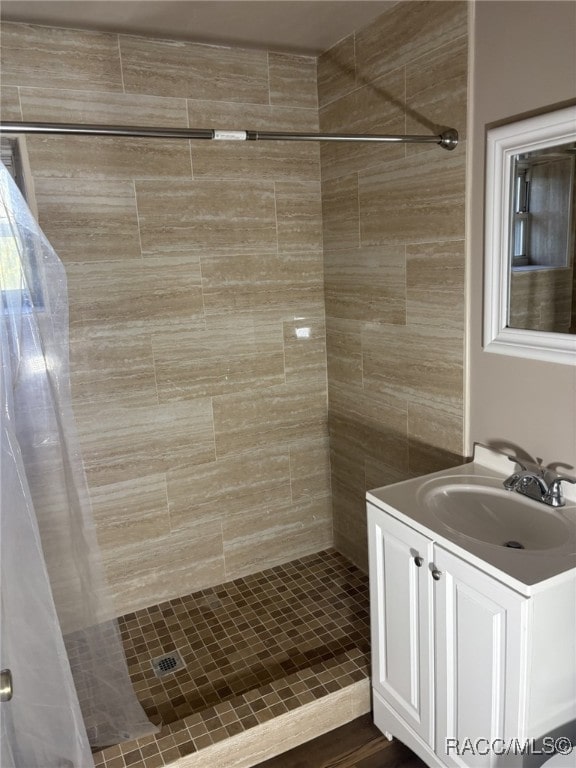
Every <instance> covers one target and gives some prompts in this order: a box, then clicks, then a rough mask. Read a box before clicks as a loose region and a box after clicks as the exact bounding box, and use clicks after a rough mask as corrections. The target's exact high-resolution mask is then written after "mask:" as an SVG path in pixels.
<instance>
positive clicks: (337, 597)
mask: <svg viewBox="0 0 576 768" xmlns="http://www.w3.org/2000/svg"><path fill="white" fill-rule="evenodd" d="M119 623H120V630H121V633H122V638H123V641H124V646H125V649H126V656H127V660H128V666H129V670H130V675H131V678H132V680H133V683H134V688H135V690H136V693H137V695H138V698H139V700H140V702H141V703H142V705H143V707H144V709H145V711H146V713H147V714H148V716H149V717H150V719H151V720H152V721H153V722H155V723H157V724H158V725H161V726H162V728H161V731H160V733H159V734H157V735H155V736H149V737H145V738H143V739H138V740H136V741H132V742H128V743H126V744H122V745H118V746H114V747H109V748H107V749H105V750H103V751H101V752H98V753H96V754H95V755H94V758H95V763H96V766H105V768H126V766H133V767H134V768H160V766H163V765H167V764H169V763H170V762H173V761H174V760H177V759H178V758H179V757H183V756H185V755H189V754H191V753H193V752H197V751H199V750H200V749H202V748H204V747H207V746H209V745H211V744H215V743H216V742H218V741H221V740H222V739H225V738H227V737H229V736H233V735H235V734H238V733H240V732H242V731H244V730H247V729H249V728H252V727H254V726H256V725H258V724H260V723H263V722H266V721H267V720H270V719H272V718H273V717H276V716H277V715H281V714H283V713H285V712H289V711H290V710H293V709H295V708H296V707H299V706H301V705H303V704H306V703H308V702H311V701H314V700H316V699H320V698H322V697H323V696H326V695H328V694H329V693H332V692H335V691H338V690H341V689H342V688H344V687H346V686H347V685H350V684H352V683H354V682H357V681H359V680H362V679H364V678H366V677H367V676H368V674H369V650H370V649H369V635H370V630H369V606H368V577H367V576H366V575H365V574H364V573H362V572H361V571H360V570H359V569H358V568H356V567H355V566H354V565H352V564H351V563H350V562H348V561H347V560H346V559H345V558H344V557H342V556H341V555H340V554H338V553H337V552H335V551H333V550H328V551H325V552H320V553H317V554H314V555H309V556H307V557H304V558H302V559H300V560H295V561H292V562H290V563H286V564H284V565H281V566H276V567H275V568H271V569H268V570H266V571H262V572H261V573H257V574H253V575H251V576H246V577H245V578H241V579H236V580H234V581H230V582H227V583H225V584H221V585H218V586H216V587H212V588H210V589H204V590H201V591H199V592H195V593H193V594H191V595H187V596H185V597H181V598H177V599H175V600H170V601H167V602H165V603H161V604H159V605H155V606H153V607H151V608H147V609H143V610H140V611H137V612H136V613H131V614H127V615H126V616H123V617H122V618H121V619H120V620H119ZM175 652H177V653H178V654H180V656H181V657H182V659H183V661H184V664H185V666H184V668H183V669H179V670H176V671H174V672H173V673H172V674H169V675H167V676H165V677H161V678H159V677H157V676H156V674H155V672H154V670H153V668H152V663H151V662H152V659H155V658H157V657H159V656H163V655H170V654H171V653H175Z"/></svg>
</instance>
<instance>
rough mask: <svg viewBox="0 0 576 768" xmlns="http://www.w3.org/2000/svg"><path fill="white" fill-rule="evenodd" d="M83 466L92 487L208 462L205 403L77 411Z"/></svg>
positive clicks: (210, 438) (208, 409)
mask: <svg viewBox="0 0 576 768" xmlns="http://www.w3.org/2000/svg"><path fill="white" fill-rule="evenodd" d="M78 414H79V418H80V425H79V426H80V437H81V444H82V449H83V453H84V463H85V466H86V471H87V473H88V477H89V479H90V481H91V484H92V485H94V486H100V485H109V484H110V483H119V482H122V481H125V480H129V479H136V478H139V477H147V476H149V475H155V474H158V473H160V472H167V471H168V470H170V469H171V468H174V467H179V466H189V465H192V464H203V463H204V462H207V461H214V458H215V454H214V430H213V424H212V406H211V402H210V399H209V398H200V399H196V400H186V401H183V402H177V403H167V404H164V405H162V406H154V407H145V406H138V405H135V404H131V403H126V404H114V405H109V406H108V408H106V409H103V408H102V405H101V404H100V403H95V404H93V405H92V404H91V405H84V406H82V407H81V408H79V409H78Z"/></svg>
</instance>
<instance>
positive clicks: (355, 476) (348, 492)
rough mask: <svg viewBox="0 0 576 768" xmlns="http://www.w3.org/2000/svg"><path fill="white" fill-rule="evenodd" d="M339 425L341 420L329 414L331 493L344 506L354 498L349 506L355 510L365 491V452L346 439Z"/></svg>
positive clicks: (337, 505)
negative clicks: (343, 503)
mask: <svg viewBox="0 0 576 768" xmlns="http://www.w3.org/2000/svg"><path fill="white" fill-rule="evenodd" d="M341 426H342V422H341V420H339V419H338V418H334V417H333V416H332V415H331V416H330V469H331V482H332V489H333V495H334V497H335V498H336V497H338V498H339V499H340V500H341V502H345V506H346V505H347V504H348V502H352V500H354V501H353V503H352V504H350V507H351V508H353V509H356V510H357V509H358V508H359V506H358V500H360V506H362V504H363V499H364V494H365V493H366V477H365V469H364V465H365V461H366V453H365V451H364V450H362V449H361V448H359V446H358V445H357V444H356V443H350V442H349V441H348V440H347V437H346V435H345V434H344V430H342V429H341ZM341 502H339V503H341ZM337 509H339V504H336V505H335V510H337ZM335 523H336V524H338V515H335Z"/></svg>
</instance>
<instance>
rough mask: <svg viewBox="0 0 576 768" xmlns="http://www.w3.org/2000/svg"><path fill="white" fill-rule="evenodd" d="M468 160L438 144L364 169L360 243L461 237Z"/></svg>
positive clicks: (361, 184)
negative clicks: (465, 173) (430, 148)
mask: <svg viewBox="0 0 576 768" xmlns="http://www.w3.org/2000/svg"><path fill="white" fill-rule="evenodd" d="M465 160H466V157H465V153H464V152H463V151H462V149H461V150H460V151H459V152H457V153H448V152H447V151H446V150H443V149H441V148H437V151H436V152H435V153H432V152H426V153H425V155H424V157H422V156H420V155H416V156H413V155H411V156H410V157H408V158H407V159H406V160H402V161H400V160H397V161H395V162H392V163H387V164H386V165H384V166H382V167H381V168H375V169H373V170H371V171H367V172H365V173H361V174H360V176H359V182H358V186H359V198H360V233H361V238H362V244H363V245H377V244H379V243H417V242H434V241H438V240H460V239H462V233H463V231H464V199H465V198H464V171H465Z"/></svg>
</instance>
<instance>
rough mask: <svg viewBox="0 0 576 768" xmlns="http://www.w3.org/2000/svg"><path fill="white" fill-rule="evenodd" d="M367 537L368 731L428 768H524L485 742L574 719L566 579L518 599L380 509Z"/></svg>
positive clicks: (574, 627)
mask: <svg viewBox="0 0 576 768" xmlns="http://www.w3.org/2000/svg"><path fill="white" fill-rule="evenodd" d="M368 531H369V553H370V590H371V592H370V598H371V624H372V681H373V682H372V685H373V707H374V722H375V724H376V725H377V726H378V727H379V728H380V730H381V731H382V732H384V733H386V735H387V736H389V737H392V736H394V737H397V738H398V739H400V741H402V742H404V743H405V744H406V745H407V746H409V747H410V748H411V749H412V750H413V751H414V752H416V753H417V754H418V755H419V756H420V757H421V758H422V759H423V760H424V761H425V762H426V763H427V764H428V765H430V766H433V767H434V768H442V767H445V766H450V767H454V766H462V767H464V766H467V767H468V766H469V767H471V768H472V767H473V768H501V767H502V766H505V767H506V768H508V767H509V766H522V765H523V756H522V755H517V756H514V755H508V756H505V757H504V756H502V755H500V754H498V749H497V748H496V750H494V748H493V745H506V744H508V743H510V742H511V741H513V740H514V739H518V740H520V743H523V742H524V740H526V739H528V738H538V737H540V736H543V735H544V734H545V733H546V732H549V731H550V730H551V729H553V728H554V727H555V726H557V725H560V724H562V723H563V722H568V721H569V719H570V718H576V669H575V667H576V634H575V631H576V587H575V580H574V578H573V579H572V580H570V579H568V580H564V581H562V582H561V583H560V584H556V585H552V586H551V587H550V589H549V590H544V591H542V592H540V593H538V594H534V595H530V594H521V593H520V592H519V591H517V590H516V589H514V588H512V587H511V586H509V585H508V584H506V583H504V582H503V581H501V580H499V579H498V578H495V577H494V575H492V574H491V573H489V572H485V571H484V570H482V569H481V568H479V567H478V563H477V562H475V561H474V558H471V560H472V562H467V561H466V558H465V557H463V556H462V555H463V554H464V555H465V553H463V552H462V551H461V550H460V549H458V548H456V549H455V550H453V551H450V550H451V549H452V548H451V547H450V546H449V543H448V546H447V542H446V541H445V540H443V539H442V537H435V535H434V532H433V531H426V532H425V531H423V530H417V528H416V527H412V526H411V525H410V524H409V521H407V520H406V519H405V516H403V515H402V514H399V515H398V516H396V515H395V514H394V510H392V509H390V508H386V505H383V508H379V507H377V506H375V505H374V504H373V503H369V504H368ZM437 539H440V541H438V540H437ZM489 570H490V569H488V571H489ZM539 619H541V620H542V621H543V622H544V624H543V625H542V626H538V625H537V622H538V620H539ZM570 633H571V636H570ZM550 675H551V676H552V679H550V677H549V676H550ZM557 686H560V688H561V689H562V690H559V689H558V688H557ZM575 722H576V721H575ZM575 755H576V748H575V751H574V754H572V755H570V756H569V757H567V758H566V760H567V762H566V766H573V765H574V764H576V759H575Z"/></svg>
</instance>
